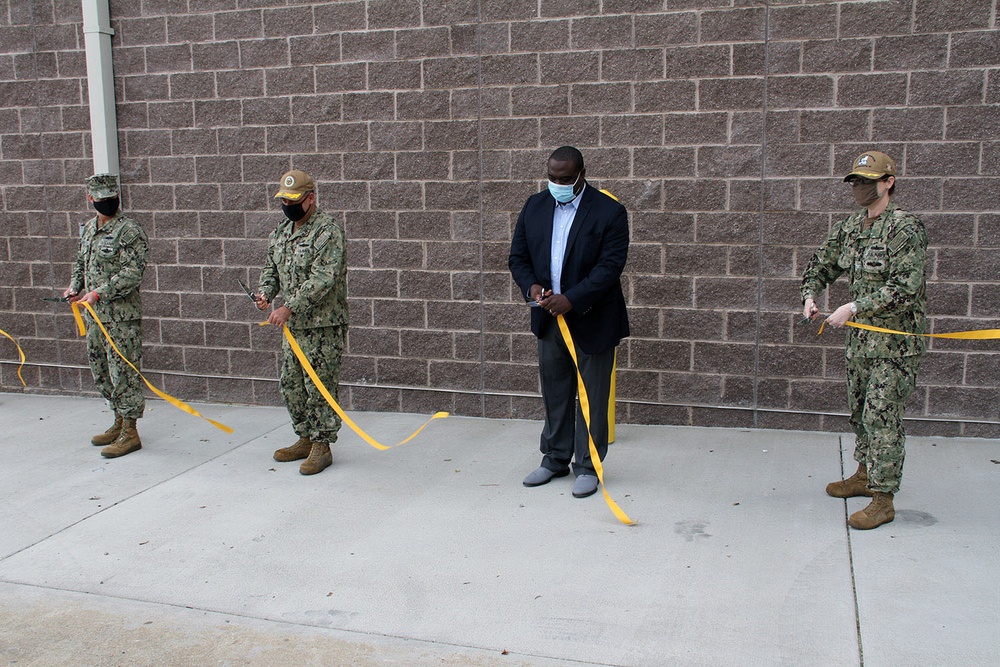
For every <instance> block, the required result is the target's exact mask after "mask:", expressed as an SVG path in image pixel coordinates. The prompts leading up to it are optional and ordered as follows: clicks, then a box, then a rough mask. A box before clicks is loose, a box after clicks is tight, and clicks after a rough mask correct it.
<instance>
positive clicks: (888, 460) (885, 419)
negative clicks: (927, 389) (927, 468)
mask: <svg viewBox="0 0 1000 667" xmlns="http://www.w3.org/2000/svg"><path fill="white" fill-rule="evenodd" d="M919 365H920V357H919V356H910V357H884V358H869V357H862V358H855V359H849V360H848V361H847V403H848V407H849V408H850V410H851V417H850V422H851V428H852V429H853V430H854V434H855V436H856V437H855V444H854V460H855V461H857V462H858V463H863V464H864V465H865V466H866V467H867V468H868V479H869V483H868V488H870V489H871V490H872V491H879V492H881V493H896V492H898V491H899V482H900V480H901V479H902V476H903V459H904V458H905V457H906V451H905V450H904V447H903V445H904V443H905V442H906V431H905V430H904V428H903V413H904V411H905V409H906V399H908V398H909V397H910V394H912V393H913V389H914V387H915V386H916V384H917V368H918V367H919Z"/></svg>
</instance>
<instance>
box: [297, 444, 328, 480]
mask: <svg viewBox="0 0 1000 667" xmlns="http://www.w3.org/2000/svg"><path fill="white" fill-rule="evenodd" d="M332 465H333V454H331V453H330V445H328V444H327V443H325V442H314V443H313V444H312V451H311V452H309V458H307V459H306V460H305V461H303V462H302V464H301V465H300V466H299V472H300V473H302V474H303V475H315V474H316V473H318V472H323V471H324V470H326V469H327V468H329V467H330V466H332Z"/></svg>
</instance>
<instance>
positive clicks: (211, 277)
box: [0, 0, 1000, 437]
mask: <svg viewBox="0 0 1000 667" xmlns="http://www.w3.org/2000/svg"><path fill="white" fill-rule="evenodd" d="M80 11H81V10H80V3H79V2H78V0H0V196H2V211H0V223H2V224H0V260H2V263H0V328H3V329H4V330H6V331H8V332H9V333H11V334H12V335H14V336H15V337H17V338H18V340H19V341H20V342H21V344H22V345H23V346H24V348H25V351H26V353H27V354H28V356H29V361H30V362H31V365H30V366H28V367H27V368H26V371H25V376H26V379H27V380H28V383H29V385H30V387H31V388H32V389H31V390H32V391H52V392H79V391H84V392H86V391H91V390H92V384H91V381H90V378H89V371H88V370H87V369H86V368H85V363H86V358H85V352H84V348H83V343H82V342H81V340H80V339H78V338H77V337H76V335H75V331H74V328H73V322H72V318H71V317H70V315H69V313H68V312H66V309H65V308H63V307H58V306H53V305H50V304H46V303H43V302H41V301H40V300H39V298H38V297H40V296H42V295H48V294H51V293H52V292H54V291H60V290H61V289H62V288H63V287H64V286H65V284H66V283H67V281H68V278H69V270H70V262H71V261H72V258H73V255H74V251H75V245H76V241H75V237H76V233H77V231H76V230H77V227H78V225H79V223H80V222H82V221H83V220H84V219H85V217H86V210H85V200H84V192H83V188H82V185H81V184H82V181H83V179H84V178H85V177H86V176H87V175H89V174H90V173H91V171H92V163H91V159H90V151H91V148H90V133H89V116H88V113H89V112H88V107H87V99H86V96H87V88H86V81H85V75H86V71H85V57H84V52H83V33H82V25H81V23H82V18H81V14H80ZM997 14H998V8H997V3H996V2H995V0H967V1H965V2H961V3H956V2H954V1H952V0H883V1H880V2H836V1H827V2H793V1H788V2H781V1H777V2H771V3H770V6H765V5H764V3H763V2H756V1H753V0H601V1H598V0H592V1H584V2H580V1H575V2H567V1H566V0H508V1H505V2H495V1H490V0H479V1H478V2H477V1H473V0H464V1H458V2H443V1H441V0H346V1H343V2H296V1H288V2H286V1H285V0H197V1H196V0H143V1H142V2H138V1H137V0H112V2H111V15H112V21H113V27H114V29H115V33H116V34H115V37H114V40H113V45H114V48H113V54H114V67H115V86H116V94H117V114H118V123H119V146H120V151H121V155H122V162H121V164H122V179H123V182H124V185H125V192H124V201H125V205H126V208H127V209H128V210H129V211H130V212H131V213H132V214H133V216H134V217H136V218H137V219H138V220H140V221H141V222H142V224H143V225H144V226H145V228H146V230H147V231H148V233H149V236H150V239H151V245H152V264H151V266H150V268H149V270H148V272H147V276H146V280H145V283H144V286H143V289H144V298H145V306H146V319H145V331H144V336H145V341H146V357H145V364H144V365H145V369H146V370H147V372H148V375H149V377H150V379H151V380H152V381H153V382H155V383H158V384H160V385H161V386H163V388H164V389H166V390H167V391H169V392H172V393H176V394H177V395H179V396H181V397H183V398H185V399H188V400H195V401H198V400H209V401H233V402H240V403H268V404H270V403H276V402H278V400H279V399H278V395H277V392H276V383H275V382H274V378H275V377H276V374H277V365H278V360H277V350H278V346H279V334H278V332H277V331H275V330H273V329H271V328H260V327H258V326H256V323H257V321H258V320H259V319H260V317H259V315H258V314H257V313H256V312H255V311H254V310H252V308H251V307H250V304H249V303H248V302H247V301H246V299H245V297H244V296H243V295H242V294H241V293H240V292H239V288H238V286H237V283H236V280H237V279H242V280H244V281H256V278H257V274H258V270H259V265H260V262H261V258H262V256H263V252H264V248H265V238H266V235H267V233H268V231H269V230H270V229H271V228H272V227H273V226H274V224H275V223H276V222H277V219H278V213H277V208H276V207H275V206H274V204H273V202H272V200H271V195H272V194H273V191H274V188H275V182H276V180H277V178H278V176H280V174H281V173H282V172H284V171H285V170H286V169H289V168H291V167H292V166H295V167H298V168H301V169H305V170H307V171H309V172H310V173H311V174H312V175H313V176H314V177H315V178H316V180H317V181H318V183H319V196H320V202H321V206H322V207H323V208H324V209H326V210H328V211H331V212H332V213H334V214H335V215H336V216H339V217H340V219H341V220H342V221H343V222H344V224H345V226H346V229H347V233H348V237H349V266H350V270H349V293H350V306H351V327H352V328H351V333H350V337H349V344H348V350H347V355H346V356H345V366H344V373H343V378H342V379H343V390H342V397H343V398H344V403H345V404H346V406H347V407H350V408H353V409H361V410H405V411H416V412H428V411H431V410H449V411H452V412H455V413H458V414H468V415H485V416H490V417H507V416H513V417H528V418H536V417H538V416H539V415H540V404H539V403H540V401H539V400H538V399H537V397H536V396H537V392H538V380H537V372H536V370H535V365H534V360H535V344H534V339H533V338H532V336H531V335H530V333H528V330H527V312H526V310H525V308H524V306H522V305H520V304H519V299H518V297H517V295H516V294H515V293H514V290H513V289H512V287H513V286H512V283H511V280H510V278H509V275H508V273H507V271H506V254H507V248H508V244H509V240H510V234H511V229H512V227H513V223H514V220H515V218H516V215H517V212H518V210H519V209H520V206H521V204H522V203H523V201H524V199H525V198H526V197H527V196H528V195H530V194H531V193H533V192H536V191H537V190H538V189H540V188H541V187H542V186H543V180H542V179H543V178H544V160H545V157H546V156H547V155H548V153H549V152H550V151H551V149H552V148H554V147H555V146H558V145H562V144H574V145H576V146H578V147H580V148H581V149H582V150H583V152H584V155H585V157H586V159H587V161H588V176H590V178H591V180H592V182H593V183H594V184H596V185H598V186H599V187H604V188H608V189H609V190H611V191H612V192H614V193H615V194H616V195H618V196H619V197H620V199H621V200H622V201H623V202H624V203H625V204H626V206H627V207H628V208H629V210H630V212H631V223H632V248H631V253H630V258H629V264H628V267H627V269H626V275H625V283H626V290H627V298H628V300H629V303H630V306H631V313H632V321H633V332H634V333H633V336H632V338H630V339H628V340H627V341H626V342H625V343H624V344H623V345H622V346H621V348H620V349H619V375H618V395H619V399H620V403H619V408H618V414H619V419H620V420H621V421H625V422H639V423H679V424H695V425H730V426H738V427H745V426H753V425H756V426H763V427H774V428H801V429H828V430H845V429H846V428H847V427H846V420H845V419H844V418H843V416H842V415H843V413H844V411H845V408H846V405H845V404H846V400H845V396H844V394H845V391H844V388H843V375H844V369H843V363H844V362H843V351H842V347H843V345H842V334H838V333H835V332H827V333H824V335H823V337H822V338H817V337H816V335H815V330H814V329H811V330H810V329H807V328H796V327H795V326H794V324H793V323H794V321H795V319H796V313H797V311H798V309H799V305H798V282H799V280H798V276H799V275H800V273H801V271H802V269H803V267H804V264H805V262H806V261H807V260H808V258H809V255H810V254H811V252H812V250H813V249H814V248H815V246H816V245H817V244H818V243H819V241H820V240H821V238H822V236H823V234H824V233H825V232H826V230H828V229H829V227H830V225H831V224H832V223H833V222H834V221H835V220H836V219H837V218H838V216H841V215H843V214H844V213H845V212H846V210H847V208H848V206H849V205H850V199H849V193H848V192H847V191H846V188H845V186H844V185H843V184H842V183H841V182H840V176H841V174H843V173H844V171H845V170H846V169H847V168H848V166H849V164H850V161H851V159H852V158H853V157H854V156H855V155H856V154H857V153H858V152H860V151H861V150H865V149H868V148H871V147H875V148H878V149H881V150H885V151H886V152H888V153H890V154H891V155H893V156H894V157H896V158H897V160H898V162H899V165H900V167H901V174H902V177H901V179H900V182H899V185H898V188H897V196H896V200H897V201H898V202H899V203H901V204H902V205H903V206H904V207H906V208H909V209H911V210H914V211H916V212H918V213H920V214H921V216H922V217H923V218H924V219H925V221H926V223H927V225H928V227H929V230H930V234H931V239H932V249H931V263H930V268H929V278H930V285H929V298H930V304H929V308H930V313H929V314H930V316H931V322H932V327H933V330H934V331H939V332H940V331H954V330H960V329H972V328H985V327H989V328H995V327H996V326H997V316H998V315H1000V306H998V305H997V304H998V303H1000V268H998V266H1000V166H998V165H1000V159H998V158H1000V31H998V30H997V25H996V21H997ZM845 293H846V292H845V289H844V286H843V285H840V286H839V287H837V288H836V289H834V290H833V296H832V297H831V302H830V303H832V304H834V305H835V304H836V303H840V302H842V300H843V299H844V297H845ZM0 345H6V346H8V347H0V349H7V350H8V352H7V353H5V354H4V355H3V359H4V360H3V363H0V383H2V386H3V388H4V389H6V390H14V389H16V388H17V387H19V386H20V385H19V383H18V382H17V379H16V376H15V375H14V368H15V366H14V365H13V364H12V363H10V362H9V360H12V359H14V358H15V353H14V352H13V350H12V346H10V345H9V343H8V342H6V341H2V342H0ZM8 348H9V349H8ZM909 415H910V416H911V417H915V418H920V417H923V418H930V419H929V420H920V419H916V420H914V421H913V422H912V423H911V426H910V430H911V432H915V433H941V434H948V435H959V434H962V435H983V436H994V437H995V436H998V435H1000V344H998V343H996V342H960V341H942V340H935V341H933V343H932V344H931V351H930V352H929V353H928V354H927V356H926V357H925V361H924V364H923V367H922V370H921V377H920V386H919V388H918V390H917V391H916V393H915V394H914V396H913V399H912V401H911V404H910V410H909Z"/></svg>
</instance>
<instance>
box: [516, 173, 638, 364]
mask: <svg viewBox="0 0 1000 667" xmlns="http://www.w3.org/2000/svg"><path fill="white" fill-rule="evenodd" d="M555 206H556V200H555V199H553V198H552V195H550V194H549V192H548V190H544V191H542V192H539V193H538V194H536V195H532V196H531V197H529V198H528V201H527V202H525V204H524V208H522V209H521V214H520V215H519V216H518V218H517V227H516V228H515V229H514V238H513V240H512V241H511V244H510V257H509V259H508V260H507V266H508V267H509V268H510V273H511V275H512V276H513V277H514V282H516V283H517V285H518V287H520V288H521V296H522V297H525V299H526V300H527V294H528V290H529V289H530V288H531V286H532V285H533V284H535V283H537V284H539V285H541V286H542V287H543V288H545V289H546V290H550V289H552V274H551V248H552V214H553V212H554V211H555ZM628 243H629V234H628V213H627V212H626V211H625V207H624V206H622V205H621V204H619V203H618V202H617V201H615V200H614V199H612V198H611V197H609V196H607V195H606V194H604V193H603V192H600V191H599V190H597V189H596V188H595V187H593V186H592V185H590V184H589V183H588V184H587V187H586V189H585V190H584V192H583V197H582V198H581V200H580V207H579V209H577V212H576V217H575V218H574V219H573V226H572V227H571V228H570V233H569V239H568V241H567V244H566V253H565V257H564V262H563V269H562V278H561V280H560V282H561V287H562V293H563V295H564V296H565V297H566V298H567V299H569V302H570V303H571V304H573V309H572V310H571V311H569V312H568V313H566V315H565V317H566V323H567V324H568V325H569V329H570V332H571V333H572V334H573V340H574V341H576V344H577V346H579V348H580V349H581V350H583V351H584V352H585V353H587V354H597V353H598V352H605V351H607V350H609V349H611V348H613V347H615V346H616V345H618V343H619V342H620V341H621V339H622V338H625V337H626V336H628V335H629V325H628V313H627V312H626V310H625V297H624V295H623V294H622V284H621V274H622V270H623V269H624V268H625V260H626V259H627V258H628ZM550 326H557V324H556V320H555V318H554V317H552V315H550V314H549V313H547V312H545V311H544V310H542V309H541V308H532V309H531V330H532V331H533V332H534V334H535V335H536V336H538V337H541V336H542V335H543V334H544V333H545V331H546V329H547V328H548V327H550Z"/></svg>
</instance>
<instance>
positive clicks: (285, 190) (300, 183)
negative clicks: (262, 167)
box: [274, 169, 316, 201]
mask: <svg viewBox="0 0 1000 667" xmlns="http://www.w3.org/2000/svg"><path fill="white" fill-rule="evenodd" d="M315 189H316V184H315V183H313V179H312V176H310V175H309V174H307V173H306V172H304V171H300V170H298V169H292V170H291V171H289V172H287V173H286V174H285V175H284V176H282V177H281V187H280V188H279V189H278V194H276V195H274V198H275V199H278V198H281V199H290V200H291V201H298V200H300V199H302V198H303V197H304V196H306V195H307V194H309V193H310V192H313V191H314V190H315Z"/></svg>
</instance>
